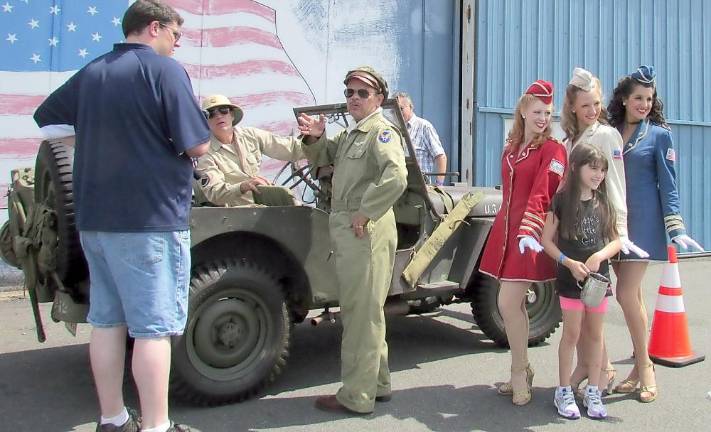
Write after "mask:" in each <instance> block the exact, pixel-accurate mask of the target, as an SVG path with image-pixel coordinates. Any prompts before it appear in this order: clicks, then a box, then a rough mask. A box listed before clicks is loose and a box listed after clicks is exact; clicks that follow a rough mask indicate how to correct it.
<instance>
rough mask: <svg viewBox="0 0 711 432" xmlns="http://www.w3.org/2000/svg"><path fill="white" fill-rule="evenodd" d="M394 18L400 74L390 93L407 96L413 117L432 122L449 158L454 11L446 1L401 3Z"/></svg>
mask: <svg viewBox="0 0 711 432" xmlns="http://www.w3.org/2000/svg"><path fill="white" fill-rule="evenodd" d="M398 14H399V15H398V16H397V17H393V20H394V22H397V23H398V26H401V32H400V34H399V39H398V50H397V51H398V57H399V58H398V61H399V62H400V63H401V68H400V70H401V72H400V75H399V76H398V77H397V80H396V83H395V84H396V85H397V86H398V87H397V88H393V89H392V91H393V92H394V91H398V90H400V91H405V92H407V93H409V94H410V96H411V97H412V100H413V103H414V105H415V112H416V113H417V115H418V116H421V117H423V118H426V119H427V120H429V121H430V122H432V124H433V125H434V126H435V128H436V129H437V132H438V134H439V136H440V139H441V140H442V145H443V146H444V150H445V152H446V153H447V154H449V155H451V154H452V152H453V151H456V149H457V148H458V147H457V145H458V143H457V142H454V141H455V140H456V139H457V135H456V134H455V133H453V130H452V129H453V128H452V117H453V116H456V117H458V116H459V110H458V109H457V103H456V101H455V102H453V101H452V93H453V89H452V85H453V84H452V72H453V68H454V67H455V61H454V59H453V57H454V56H453V52H454V51H453V49H452V46H453V45H454V43H455V42H454V40H453V32H454V28H455V26H457V25H458V23H455V19H456V17H455V8H454V6H453V3H452V2H450V1H427V0H410V1H407V2H402V4H401V5H400V6H399V7H398ZM374 49H377V47H374ZM453 137H454V138H453Z"/></svg>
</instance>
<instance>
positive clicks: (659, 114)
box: [607, 76, 669, 129]
mask: <svg viewBox="0 0 711 432" xmlns="http://www.w3.org/2000/svg"><path fill="white" fill-rule="evenodd" d="M635 86H642V87H646V88H653V89H654V95H653V96H652V109H651V110H650V111H649V115H648V116H647V118H649V120H650V121H651V122H652V123H654V124H657V125H659V126H661V127H664V128H666V129H669V125H668V124H667V120H666V119H665V118H664V104H663V103H662V100H661V99H659V96H657V87H656V86H655V85H654V83H642V82H639V81H637V80H636V79H634V78H632V77H631V76H626V77H624V78H622V79H620V81H619V82H618V83H617V87H615V90H613V92H612V99H611V100H610V104H609V105H607V115H608V117H609V120H610V125H611V126H612V127H615V128H619V127H620V126H621V125H623V124H624V122H625V114H626V109H625V106H624V105H623V104H622V103H623V101H624V100H625V99H627V98H629V97H630V95H631V94H632V92H633V91H634V89H635Z"/></svg>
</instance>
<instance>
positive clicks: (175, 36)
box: [158, 22, 183, 43]
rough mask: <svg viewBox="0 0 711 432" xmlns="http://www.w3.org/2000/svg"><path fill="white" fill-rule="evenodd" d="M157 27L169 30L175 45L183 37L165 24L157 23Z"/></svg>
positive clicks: (181, 33)
mask: <svg viewBox="0 0 711 432" xmlns="http://www.w3.org/2000/svg"><path fill="white" fill-rule="evenodd" d="M158 25H160V26H161V27H163V28H164V29H168V30H170V32H171V33H173V38H174V39H175V42H176V43H177V42H178V41H179V40H180V37H181V36H183V32H179V31H177V30H173V28H172V27H170V26H168V25H167V24H163V23H162V22H159V23H158Z"/></svg>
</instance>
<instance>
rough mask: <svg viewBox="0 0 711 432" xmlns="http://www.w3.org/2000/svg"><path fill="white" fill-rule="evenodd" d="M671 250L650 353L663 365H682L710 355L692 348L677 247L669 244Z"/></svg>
mask: <svg viewBox="0 0 711 432" xmlns="http://www.w3.org/2000/svg"><path fill="white" fill-rule="evenodd" d="M668 251H669V262H668V263H666V264H664V268H663V269H662V280H661V283H660V284H659V295H658V296H657V306H656V307H655V309H654V320H653V321H652V333H651V335H650V336H649V357H650V358H651V359H652V361H653V362H654V363H657V364H660V365H664V366H672V367H682V366H688V365H690V364H693V363H698V362H700V361H703V360H704V359H705V358H706V357H705V356H703V355H697V354H695V353H694V352H693V351H692V350H691V342H690V341H689V326H688V323H687V320H686V311H685V309H684V299H683V298H682V294H681V280H680V279H679V263H678V261H677V258H676V249H674V246H669V248H668Z"/></svg>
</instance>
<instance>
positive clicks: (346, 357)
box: [299, 66, 407, 413]
mask: <svg viewBox="0 0 711 432" xmlns="http://www.w3.org/2000/svg"><path fill="white" fill-rule="evenodd" d="M344 84H346V90H345V92H344V93H345V95H346V101H347V103H348V112H349V113H350V114H351V116H352V117H353V119H354V120H355V121H357V123H356V125H355V127H354V128H353V130H351V131H348V130H344V131H342V132H340V133H339V134H338V135H336V136H335V137H333V138H332V139H328V138H327V137H326V135H325V133H324V132H325V118H324V117H323V116H320V118H319V119H318V120H316V119H313V118H311V117H309V116H306V115H302V116H301V117H300V118H299V130H300V131H301V133H302V134H303V135H304V142H305V143H306V144H308V145H305V146H304V153H306V156H307V157H308V159H309V161H311V162H312V163H314V164H315V165H317V166H326V165H329V164H333V165H334V174H333V190H332V201H331V206H332V211H331V215H330V219H329V231H330V235H331V239H332V241H333V245H334V249H335V265H336V272H337V275H338V283H339V303H340V307H341V319H342V322H343V341H342V346H341V379H342V381H343V386H342V387H341V388H340V389H339V390H338V393H337V394H336V395H335V396H321V397H319V398H318V399H317V400H316V407H317V408H319V409H323V410H328V411H346V412H350V413H370V412H372V411H373V409H374V406H375V401H376V400H388V399H389V398H390V394H391V389H390V371H389V369H388V346H387V343H386V342H385V317H384V314H383V306H384V304H385V299H386V297H387V294H388V290H389V288H390V280H391V277H392V268H393V263H394V260H395V248H396V246H397V230H396V228H395V216H394V214H393V210H392V206H393V204H394V203H395V201H396V200H397V199H398V198H399V197H400V195H401V194H402V193H403V191H404V190H405V187H406V186H407V169H406V168H405V156H404V153H403V148H402V137H401V136H400V133H399V132H398V130H397V129H396V128H395V127H394V126H393V124H392V123H390V122H389V121H388V120H387V119H386V118H385V117H384V116H383V114H382V108H380V105H381V104H382V103H383V101H384V100H385V99H386V98H387V95H388V87H387V83H386V82H385V80H384V79H383V78H382V77H381V76H380V75H379V74H378V73H377V72H375V71H374V70H373V69H372V68H370V67H367V66H365V67H361V68H357V69H355V70H352V71H350V72H348V74H347V75H346V79H345V81H344Z"/></svg>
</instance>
